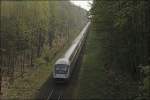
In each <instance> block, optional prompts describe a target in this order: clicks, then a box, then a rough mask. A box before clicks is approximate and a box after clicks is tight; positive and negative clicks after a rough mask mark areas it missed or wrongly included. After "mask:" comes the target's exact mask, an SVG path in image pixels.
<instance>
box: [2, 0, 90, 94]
mask: <svg viewBox="0 0 150 100" xmlns="http://www.w3.org/2000/svg"><path fill="white" fill-rule="evenodd" d="M86 15H87V12H86V11H85V10H83V9H81V8H80V7H76V6H74V5H73V4H71V3H70V2H69V1H36V2H35V1H30V0H29V1H1V19H0V20H1V21H0V24H1V27H0V83H1V84H0V85H1V87H2V88H3V87H4V86H3V84H2V83H4V82H3V81H7V82H8V83H10V84H12V83H13V82H14V80H15V79H18V78H20V77H21V78H23V77H24V74H25V73H34V70H36V69H38V68H39V67H41V66H42V65H43V64H49V63H51V62H52V60H53V59H54V58H55V56H57V54H58V53H59V52H60V50H62V49H64V48H65V47H66V46H67V45H69V44H70V43H71V41H72V39H74V38H75V36H76V35H77V34H78V33H79V32H80V30H81V29H82V27H83V26H84V25H85V23H86V22H87V18H86ZM6 77H9V79H7V78H6ZM7 87H8V86H7ZM2 88H0V92H2V93H3V94H5V93H4V92H5V90H4V91H3V89H2Z"/></svg>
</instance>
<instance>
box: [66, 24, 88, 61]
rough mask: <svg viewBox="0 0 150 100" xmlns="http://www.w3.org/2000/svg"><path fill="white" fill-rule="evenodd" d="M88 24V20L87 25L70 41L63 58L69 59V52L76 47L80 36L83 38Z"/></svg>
mask: <svg viewBox="0 0 150 100" xmlns="http://www.w3.org/2000/svg"><path fill="white" fill-rule="evenodd" d="M89 25H90V22H88V23H87V25H86V26H85V27H84V28H83V30H82V31H81V33H80V34H79V35H78V36H77V38H76V39H75V40H74V41H73V42H72V45H71V47H70V48H69V49H68V50H67V52H66V53H65V55H64V58H66V59H69V58H70V56H71V54H72V53H73V51H74V49H75V48H76V46H77V45H78V43H79V42H80V40H81V38H83V35H84V33H86V30H87V28H88V26H89Z"/></svg>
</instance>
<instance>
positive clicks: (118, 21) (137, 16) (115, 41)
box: [78, 0, 150, 100]
mask: <svg viewBox="0 0 150 100" xmlns="http://www.w3.org/2000/svg"><path fill="white" fill-rule="evenodd" d="M149 11H150V2H149V1H143V0H142V1H140V0H138V1H131V0H118V1H116V0H112V1H107V0H94V3H93V8H92V10H91V15H92V32H91V33H90V35H89V40H88V44H87V50H86V54H85V56H84V60H83V65H82V67H81V73H80V80H79V90H78V91H79V94H78V95H79V96H78V97H79V98H80V99H81V100H82V99H102V100H105V99H106V100H110V99H113V100H116V99H118V100H139V99H140V100H141V99H143V100H149V98H150V95H149V94H150V91H149V87H150V84H149V83H150V80H149V76H150V73H149V69H150V66H149V65H150V46H149V44H150V34H149V33H150V27H149V26H150V23H149V20H150V19H149V18H150V13H149Z"/></svg>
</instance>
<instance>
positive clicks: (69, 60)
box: [53, 21, 91, 82]
mask: <svg viewBox="0 0 150 100" xmlns="http://www.w3.org/2000/svg"><path fill="white" fill-rule="evenodd" d="M90 24H91V22H90V21H89V22H88V23H87V24H86V25H85V27H84V28H83V30H82V31H81V32H80V34H79V35H78V36H77V37H76V38H75V40H74V41H73V42H72V44H71V46H70V47H69V49H68V50H67V51H66V52H65V54H64V55H63V56H62V57H61V58H59V59H58V60H57V61H56V62H55V64H54V68H53V79H54V80H55V82H65V81H68V80H70V78H71V76H72V73H73V70H74V67H75V64H76V62H77V59H78V56H79V54H80V52H81V49H82V47H83V45H84V43H85V40H86V37H87V31H88V28H89V26H90Z"/></svg>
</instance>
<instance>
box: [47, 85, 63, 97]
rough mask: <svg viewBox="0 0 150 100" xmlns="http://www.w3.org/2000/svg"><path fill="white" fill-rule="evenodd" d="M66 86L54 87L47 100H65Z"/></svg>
mask: <svg viewBox="0 0 150 100" xmlns="http://www.w3.org/2000/svg"><path fill="white" fill-rule="evenodd" d="M63 94H64V86H54V88H52V89H51V90H50V91H49V93H48V96H47V98H46V100H63Z"/></svg>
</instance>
